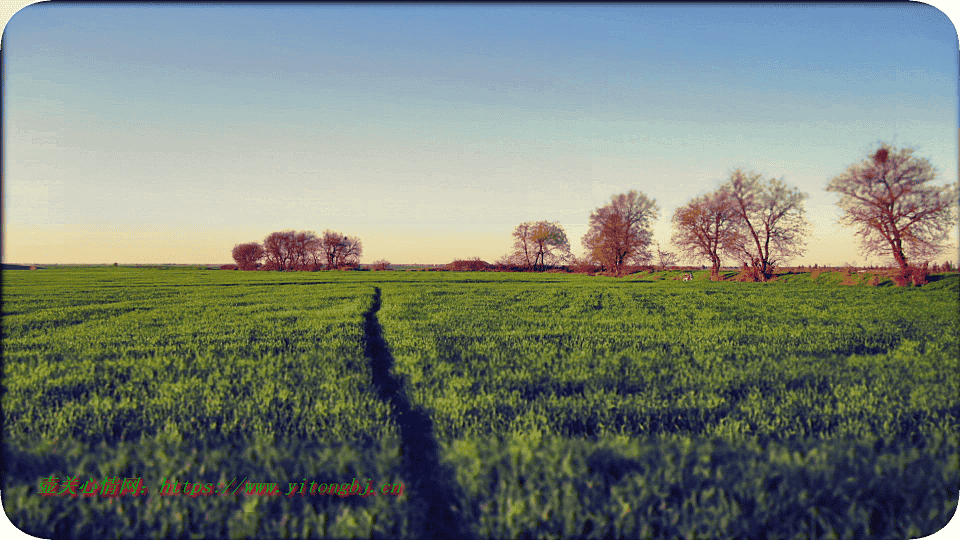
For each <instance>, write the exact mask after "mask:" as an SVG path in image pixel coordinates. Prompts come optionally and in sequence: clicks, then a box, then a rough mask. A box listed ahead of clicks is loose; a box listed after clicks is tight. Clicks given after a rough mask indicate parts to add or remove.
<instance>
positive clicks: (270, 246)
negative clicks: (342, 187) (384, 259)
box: [233, 230, 363, 270]
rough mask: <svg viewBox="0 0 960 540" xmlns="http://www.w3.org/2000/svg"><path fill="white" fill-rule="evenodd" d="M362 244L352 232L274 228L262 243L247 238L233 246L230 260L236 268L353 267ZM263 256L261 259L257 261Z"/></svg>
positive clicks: (360, 252)
mask: <svg viewBox="0 0 960 540" xmlns="http://www.w3.org/2000/svg"><path fill="white" fill-rule="evenodd" d="M362 254H363V244H362V243H361V242H360V239H359V238H357V237H355V236H347V235H344V234H341V233H339V232H335V231H331V230H326V231H324V232H323V235H322V236H317V233H315V232H313V231H300V232H298V231H277V232H273V233H270V234H269V235H267V237H266V238H264V240H263V244H258V243H256V242H251V243H248V244H237V245H236V246H234V247H233V260H234V261H236V263H237V266H238V267H239V268H240V270H256V269H258V268H262V269H264V270H321V269H323V268H327V269H340V268H348V267H354V266H357V265H359V264H360V255H362ZM264 259H265V261H266V262H265V263H264V264H263V265H262V267H261V264H260V261H261V260H264Z"/></svg>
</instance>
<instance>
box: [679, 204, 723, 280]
mask: <svg viewBox="0 0 960 540" xmlns="http://www.w3.org/2000/svg"><path fill="white" fill-rule="evenodd" d="M673 227H674V231H675V232H674V234H673V238H672V241H673V243H674V244H675V245H676V246H678V247H679V248H680V251H681V252H682V253H683V254H684V256H685V257H687V258H689V259H692V260H694V261H696V260H698V259H702V258H707V259H709V260H710V263H711V265H712V266H711V269H710V279H712V280H714V281H716V280H717V279H719V278H720V258H721V256H722V255H723V254H724V253H725V252H729V250H730V249H731V247H732V246H733V245H735V244H736V243H737V241H738V240H739V233H738V213H737V208H736V201H735V200H734V199H733V197H732V196H731V195H730V194H729V193H727V192H726V191H724V190H718V191H715V192H713V193H708V194H706V195H702V196H700V197H697V198H695V199H693V200H692V201H690V202H689V203H687V204H686V206H681V207H680V208H677V210H676V211H675V212H674V214H673Z"/></svg>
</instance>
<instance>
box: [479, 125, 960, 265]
mask: <svg viewBox="0 0 960 540" xmlns="http://www.w3.org/2000/svg"><path fill="white" fill-rule="evenodd" d="M935 179H936V171H935V170H934V169H933V167H932V166H931V165H930V162H929V161H928V160H926V159H918V158H915V157H913V150H910V149H903V150H899V151H898V150H897V149H896V148H893V147H891V146H890V145H888V144H885V143H882V144H881V145H880V148H879V149H878V150H877V151H876V152H874V153H873V154H872V155H870V156H869V157H868V158H867V159H866V160H864V161H863V162H861V163H858V164H854V165H851V166H850V167H849V168H848V169H847V171H846V172H845V173H843V174H841V175H839V176H837V177H835V178H834V179H833V180H832V181H831V182H830V184H829V185H828V186H827V191H831V192H836V193H839V194H840V195H841V198H840V201H839V203H838V204H839V205H840V207H841V209H843V211H844V215H843V217H842V219H841V223H842V224H844V225H847V226H850V227H854V228H855V229H856V230H857V235H858V236H859V237H860V240H861V246H862V251H863V252H864V253H865V254H867V255H880V256H889V257H892V258H893V260H894V261H896V263H897V265H898V266H899V267H900V269H901V270H902V272H904V273H907V272H909V270H910V261H916V260H921V259H922V258H929V257H932V256H933V255H936V254H937V253H939V252H941V251H942V250H943V248H944V247H945V246H944V243H945V241H946V237H947V234H949V231H950V228H951V227H952V226H953V225H954V224H955V222H956V216H957V202H958V199H957V197H958V189H957V187H958V186H957V185H956V184H954V185H946V186H933V185H929V184H930V183H931V182H933V181H934V180H935ZM807 198H808V195H807V194H806V193H801V192H799V191H798V190H797V189H796V188H791V187H789V186H787V185H786V184H784V183H783V182H782V181H781V180H777V179H775V178H771V179H768V180H764V179H763V178H762V177H761V175H759V174H753V173H744V172H743V171H741V170H739V169H738V170H737V171H735V172H734V173H732V174H731V176H730V179H729V180H728V181H727V182H725V183H724V184H723V185H721V186H720V188H719V189H717V190H716V191H714V192H712V193H708V194H705V195H701V196H700V197H697V198H695V199H693V200H691V201H690V202H689V203H687V204H686V205H684V206H682V207H680V208H678V209H677V210H676V212H674V215H673V219H672V224H673V228H674V234H673V236H672V238H671V241H672V243H673V244H674V245H676V246H677V247H678V248H679V249H680V251H681V253H682V254H683V255H684V256H686V257H687V258H688V259H692V260H695V261H709V262H710V264H711V270H712V272H711V275H712V276H713V278H714V279H717V278H718V277H719V272H720V262H721V259H722V258H723V257H732V258H734V259H736V260H739V261H740V262H741V263H742V264H743V265H744V267H746V268H747V269H748V270H749V271H750V272H751V273H752V276H753V278H754V279H756V280H758V281H765V280H767V279H769V278H770V277H771V276H772V275H773V270H774V268H776V267H777V266H779V265H781V264H783V263H784V262H786V261H787V260H789V259H791V258H792V257H796V256H799V255H802V254H803V253H804V251H805V249H804V245H805V241H804V235H805V234H806V233H807V232H808V227H809V224H808V222H807V221H806V219H805V217H804V214H805V209H804V206H803V202H804V200H806V199H807ZM658 214H659V207H658V206H657V204H656V201H655V200H653V199H649V198H648V197H647V196H646V195H644V194H643V193H640V192H637V191H630V192H628V193H624V194H620V195H615V196H613V197H612V199H611V201H610V203H609V204H607V205H605V206H603V207H601V208H598V209H596V210H595V211H594V212H593V213H591V214H590V222H589V230H588V232H587V234H586V235H585V236H584V237H583V240H582V242H583V246H584V249H585V251H586V260H585V261H576V260H575V259H574V257H573V256H572V255H571V254H570V244H569V242H568V240H567V236H566V234H565V233H564V231H563V227H561V226H560V224H559V223H548V222H546V221H538V222H526V223H521V224H520V225H518V226H517V228H516V229H515V230H514V232H513V237H514V240H515V241H514V249H513V252H512V253H510V254H509V255H507V256H506V257H504V258H503V259H501V260H500V261H498V262H499V263H501V264H504V263H506V264H510V265H517V266H523V267H526V268H529V269H533V270H543V269H544V268H546V267H547V266H551V265H559V264H564V263H577V262H585V263H587V264H593V265H597V266H599V267H600V269H601V270H607V271H613V272H615V273H616V274H617V275H620V274H621V273H622V270H623V268H624V266H626V265H644V264H648V263H649V262H650V261H651V260H652V259H656V260H657V262H659V263H660V265H661V266H665V265H671V264H675V259H676V255H675V254H674V253H672V252H669V251H665V250H663V249H662V248H661V247H660V245H659V244H657V245H656V249H655V250H654V249H652V248H653V246H652V238H653V234H652V231H651V230H650V227H651V224H652V222H653V221H654V220H656V219H657V217H658Z"/></svg>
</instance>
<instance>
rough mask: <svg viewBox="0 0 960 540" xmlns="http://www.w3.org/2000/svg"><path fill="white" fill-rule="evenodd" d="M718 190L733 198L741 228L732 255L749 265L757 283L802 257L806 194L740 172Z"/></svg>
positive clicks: (779, 181)
mask: <svg viewBox="0 0 960 540" xmlns="http://www.w3.org/2000/svg"><path fill="white" fill-rule="evenodd" d="M721 189H722V190H725V191H727V192H728V193H729V194H730V196H731V197H732V198H733V200H734V203H735V204H734V207H735V208H736V211H737V219H738V222H739V227H740V231H739V233H740V234H739V236H738V238H737V239H736V240H735V244H734V245H733V246H732V247H733V250H732V252H733V253H734V254H736V255H737V256H738V258H739V259H740V260H741V262H744V263H746V264H749V265H751V266H752V268H753V271H754V272H755V273H756V275H757V277H758V278H759V279H762V280H764V281H765V280H767V279H770V277H771V276H772V275H773V269H774V267H776V266H777V265H778V264H781V263H783V262H785V261H787V260H789V259H791V258H793V257H796V256H798V255H802V254H803V253H804V251H805V250H804V247H803V246H804V243H805V242H804V240H803V236H804V234H805V233H806V230H807V222H806V220H805V219H804V212H805V209H804V207H803V201H804V200H805V199H806V198H807V197H808V195H807V194H806V193H800V192H799V191H798V190H797V189H796V188H789V187H787V185H786V184H784V183H783V181H781V180H777V179H775V178H771V179H769V180H768V181H766V182H765V181H763V179H762V178H761V177H760V175H759V174H752V173H751V174H745V173H743V172H742V171H740V170H739V169H737V170H736V171H735V172H734V173H733V174H732V175H731V176H730V180H729V182H728V183H727V184H725V185H724V186H723V187H722V188H721Z"/></svg>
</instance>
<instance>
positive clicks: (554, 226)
mask: <svg viewBox="0 0 960 540" xmlns="http://www.w3.org/2000/svg"><path fill="white" fill-rule="evenodd" d="M513 237H514V243H513V254H512V255H511V256H509V257H508V259H507V261H510V262H513V263H514V264H517V265H519V266H524V267H526V268H532V269H534V270H540V271H543V270H544V269H546V267H547V266H553V265H556V264H562V263H564V262H566V261H567V260H568V259H569V258H570V242H569V241H568V240H567V233H565V232H564V230H563V227H561V226H560V224H559V223H556V222H554V223H549V222H546V221H536V222H533V221H528V222H526V223H521V224H520V225H517V228H516V229H515V230H514V231H513Z"/></svg>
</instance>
